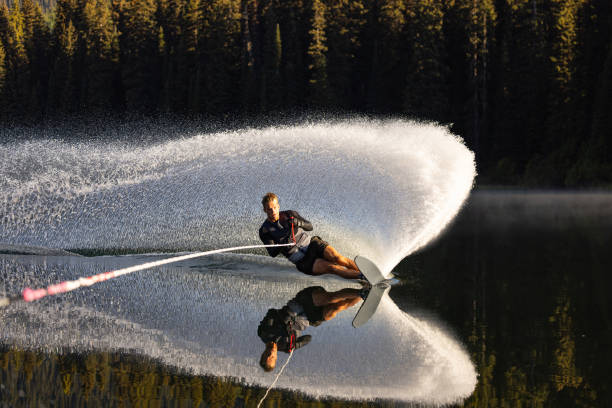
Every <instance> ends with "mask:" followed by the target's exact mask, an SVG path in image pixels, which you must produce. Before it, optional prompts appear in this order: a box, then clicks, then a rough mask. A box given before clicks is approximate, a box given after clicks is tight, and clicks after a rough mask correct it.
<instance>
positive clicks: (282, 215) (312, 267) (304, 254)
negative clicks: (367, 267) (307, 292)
mask: <svg viewBox="0 0 612 408" xmlns="http://www.w3.org/2000/svg"><path fill="white" fill-rule="evenodd" d="M261 203H262V205H263V209H264V212H265V213H266V214H267V215H268V218H267V219H266V220H265V221H264V223H263V224H262V225H261V227H260V228H259V238H260V239H261V241H262V242H263V243H264V244H265V245H273V244H288V243H294V244H295V245H294V246H289V247H282V248H279V247H276V248H266V249H267V251H268V254H269V255H270V256H272V257H275V256H277V255H278V254H279V253H282V254H283V255H285V256H286V257H287V259H289V260H290V261H291V262H293V263H294V264H295V266H296V267H297V269H298V270H299V271H301V272H304V273H305V274H308V275H323V274H327V273H330V274H334V275H338V276H341V277H343V278H345V279H365V278H364V277H363V275H362V274H361V272H359V268H357V265H355V262H353V261H352V260H351V259H348V258H346V257H344V256H342V255H340V254H339V253H338V251H336V250H335V249H334V248H333V247H332V246H331V245H329V244H328V243H327V242H325V241H323V240H322V239H321V238H320V237H318V236H313V237H311V236H310V235H309V234H308V233H307V232H306V231H312V224H311V223H310V222H309V221H307V220H305V219H304V218H302V217H301V216H300V214H298V212H297V211H292V210H289V211H280V206H279V204H278V197H277V195H276V194H274V193H267V194H266V195H265V196H264V197H263V199H262V200H261Z"/></svg>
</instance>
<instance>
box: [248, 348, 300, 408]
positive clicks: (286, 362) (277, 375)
mask: <svg viewBox="0 0 612 408" xmlns="http://www.w3.org/2000/svg"><path fill="white" fill-rule="evenodd" d="M293 350H295V349H293ZM293 350H291V351H290V352H289V357H287V361H285V364H283V366H282V367H281V369H280V371H279V372H278V374H276V378H275V379H274V382H273V383H272V384H271V385H270V386H269V387H268V389H267V390H266V393H265V394H264V396H263V397H262V398H261V399H260V400H259V404H257V408H260V407H261V404H263V402H264V400H265V399H266V397H267V396H268V393H269V392H270V390H271V389H272V388H274V386H275V385H276V382H277V381H278V379H279V378H280V376H281V374H282V373H283V370H284V369H285V367H287V364H289V360H291V356H292V355H293Z"/></svg>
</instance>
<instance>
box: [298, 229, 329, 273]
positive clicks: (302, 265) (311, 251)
mask: <svg viewBox="0 0 612 408" xmlns="http://www.w3.org/2000/svg"><path fill="white" fill-rule="evenodd" d="M328 245H329V244H328V243H327V242H325V241H323V240H322V239H321V238H320V237H317V236H315V237H312V238H311V239H310V245H308V248H307V249H306V253H305V254H304V257H303V258H302V259H300V260H299V261H297V262H296V264H295V266H296V267H297V268H298V270H299V271H300V272H304V273H305V274H307V275H312V274H313V273H312V266H313V265H314V262H315V260H316V259H317V258H323V252H324V251H325V248H327V246H328Z"/></svg>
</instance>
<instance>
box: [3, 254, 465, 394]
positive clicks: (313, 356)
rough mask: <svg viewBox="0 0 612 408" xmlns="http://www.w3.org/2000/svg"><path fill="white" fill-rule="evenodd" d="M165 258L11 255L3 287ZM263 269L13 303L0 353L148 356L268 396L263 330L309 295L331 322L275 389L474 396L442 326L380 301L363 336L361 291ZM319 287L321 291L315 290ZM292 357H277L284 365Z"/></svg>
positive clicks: (173, 269)
mask: <svg viewBox="0 0 612 408" xmlns="http://www.w3.org/2000/svg"><path fill="white" fill-rule="evenodd" d="M159 257H161V256H121V257H117V256H107V257H98V258H83V257H60V256H58V257H51V256H49V257H44V256H14V255H13V256H11V255H4V256H0V281H1V282H2V283H3V288H2V289H4V290H5V291H6V292H7V293H9V294H10V293H15V292H17V291H18V290H19V289H20V288H23V287H24V286H26V285H27V286H31V287H40V286H44V285H47V284H49V283H53V282H57V281H61V280H66V279H74V278H76V277H78V276H89V275H93V274H94V273H99V272H103V271H105V270H110V269H117V268H119V267H126V266H130V265H134V264H138V263H141V262H148V261H152V260H155V259H157V258H159ZM265 260H267V258H263V257H258V256H252V255H231V256H217V257H211V258H206V259H202V260H199V261H194V260H192V261H185V262H182V263H179V264H176V265H173V266H168V267H162V268H159V269H154V270H150V271H147V272H143V273H135V274H133V275H128V276H124V277H121V278H119V279H116V280H112V281H108V282H104V283H101V284H98V285H95V286H92V287H89V288H83V289H79V290H77V291H74V292H71V293H68V294H66V295H62V296H57V297H52V298H45V299H42V300H40V301H38V302H35V303H32V304H25V305H24V304H22V305H11V306H9V307H7V308H3V309H0V321H1V322H2V323H1V324H2V330H0V347H9V348H11V349H14V348H17V349H20V350H32V351H36V352H44V353H45V355H47V356H51V358H55V357H53V356H61V355H65V354H77V355H82V356H84V358H86V357H87V356H88V355H90V354H92V353H94V354H100V353H113V354H119V355H131V356H142V357H143V358H147V359H150V360H153V361H156V362H157V364H159V365H160V366H164V367H168V368H169V369H170V370H174V371H176V372H179V373H184V374H186V375H189V376H197V377H201V376H207V377H216V378H222V379H233V380H234V381H236V382H239V383H241V384H242V385H243V386H244V387H246V388H245V389H248V388H249V387H252V386H259V387H263V388H266V387H268V386H269V385H270V384H271V383H272V376H270V375H269V374H268V373H266V372H264V371H263V370H262V368H261V367H260V366H259V357H260V356H261V353H262V342H261V339H260V338H259V336H258V335H257V331H256V328H257V327H258V325H259V323H260V322H261V321H262V319H263V318H264V316H266V314H267V311H268V310H269V309H270V308H273V309H278V310H281V309H282V308H283V307H285V306H287V305H288V304H289V303H291V302H290V301H291V300H292V299H294V298H300V299H302V298H303V297H305V293H310V297H311V299H312V305H313V306H314V308H316V307H321V306H323V305H325V306H323V310H320V309H319V311H318V313H319V315H318V316H315V315H314V314H313V315H311V316H310V317H311V318H312V319H311V320H309V322H308V324H309V326H310V325H311V322H312V323H313V324H312V325H314V324H316V323H317V322H321V321H325V322H326V323H325V324H320V325H318V326H317V327H316V330H315V329H314V328H313V329H310V328H309V329H308V331H306V330H304V333H300V334H299V335H298V336H296V339H297V338H299V337H302V336H304V335H311V336H312V337H311V341H310V343H309V344H308V346H306V347H302V348H300V349H299V350H298V351H297V352H296V353H294V355H293V357H292V359H291V364H288V365H287V367H286V369H285V371H284V372H283V374H282V376H281V377H280V378H279V380H278V382H277V384H276V385H275V389H284V390H291V391H295V392H299V393H301V394H305V395H308V396H309V398H336V399H343V400H364V399H367V400H372V399H379V398H384V399H389V400H397V401H408V402H421V403H431V404H443V403H452V402H457V401H461V400H462V399H464V398H466V397H467V396H469V395H470V394H471V393H472V391H473V390H474V387H475V384H476V372H475V371H474V367H473V364H472V363H471V361H470V358H469V356H468V355H467V353H466V352H465V350H464V348H463V347H462V345H461V344H459V343H458V342H457V341H456V340H455V339H453V337H452V336H450V335H449V334H448V333H447V332H446V331H445V330H444V329H442V328H441V325H440V324H438V323H436V322H435V321H432V320H431V319H423V318H417V317H415V316H411V315H409V314H407V313H404V312H402V311H401V310H400V309H399V308H398V307H397V306H396V305H395V303H394V302H393V301H391V299H390V298H389V296H383V297H382V298H381V300H380V304H379V305H378V309H377V310H376V314H375V315H374V317H373V318H372V319H370V320H369V321H368V323H367V324H366V325H364V326H363V327H361V328H360V329H359V330H356V329H354V328H353V326H352V319H353V318H354V317H355V315H356V314H357V312H358V309H359V307H358V306H359V305H360V304H365V303H366V302H364V303H361V302H360V299H361V297H359V298H357V296H358V292H359V291H360V289H361V288H360V286H359V285H358V284H353V283H350V282H347V281H345V280H340V279H337V278H326V279H320V278H316V277H311V276H307V275H304V274H301V273H299V272H297V271H295V270H294V268H291V266H288V265H286V264H279V263H276V264H275V263H269V262H265ZM350 285H354V287H348V288H347V286H350ZM317 286H318V287H321V288H323V289H312V288H313V287H317ZM309 288H310V289H309ZM313 295H314V296H313ZM343 296H344V297H345V298H344V301H342V300H341V297H343ZM367 299H369V298H367ZM342 302H345V303H342ZM334 303H337V304H334ZM302 307H304V303H302ZM307 307H310V306H307ZM314 308H313V309H314ZM298 313H299V312H298ZM313 313H314V312H313ZM334 316H335V317H334ZM332 317H333V319H331V318H332ZM296 329H297V328H296ZM303 340H305V339H303ZM286 358H287V357H285V355H284V353H282V352H281V353H278V364H279V365H280V364H284V362H286V360H285V359H286ZM120 361H121V359H120ZM50 369H51V370H53V369H54V368H53V367H51V368H50Z"/></svg>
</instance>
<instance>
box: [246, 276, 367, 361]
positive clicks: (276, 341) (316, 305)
mask: <svg viewBox="0 0 612 408" xmlns="http://www.w3.org/2000/svg"><path fill="white" fill-rule="evenodd" d="M367 293H368V289H361V290H359V289H351V288H345V289H342V290H339V291H337V292H327V291H326V290H325V289H323V288H322V287H320V286H311V287H309V288H306V289H303V290H301V291H300V292H298V294H297V295H295V297H294V298H293V299H291V300H290V301H289V302H288V303H287V304H286V305H285V306H283V307H282V308H281V309H269V310H268V312H267V313H266V316H265V317H264V318H263V320H262V321H261V322H260V323H259V327H257V335H258V336H259V337H260V338H261V340H262V341H263V342H264V343H265V344H266V349H265V350H264V352H263V353H262V355H261V359H260V360H259V365H260V366H261V367H262V368H263V369H264V370H265V371H272V370H273V369H274V367H276V360H277V357H278V352H279V351H282V352H285V353H290V352H291V351H293V350H296V349H299V348H301V347H304V346H305V345H307V344H308V343H309V342H310V340H311V338H312V336H310V335H308V334H307V335H304V336H302V335H301V334H302V331H304V330H305V329H306V328H308V327H309V326H319V325H320V324H321V323H323V322H325V321H328V320H331V319H333V318H334V317H336V315H337V314H338V313H339V312H341V311H342V310H345V309H348V308H349V307H351V306H353V305H355V304H356V303H357V302H359V301H360V300H361V299H363V298H365V297H366V295H367Z"/></svg>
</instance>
